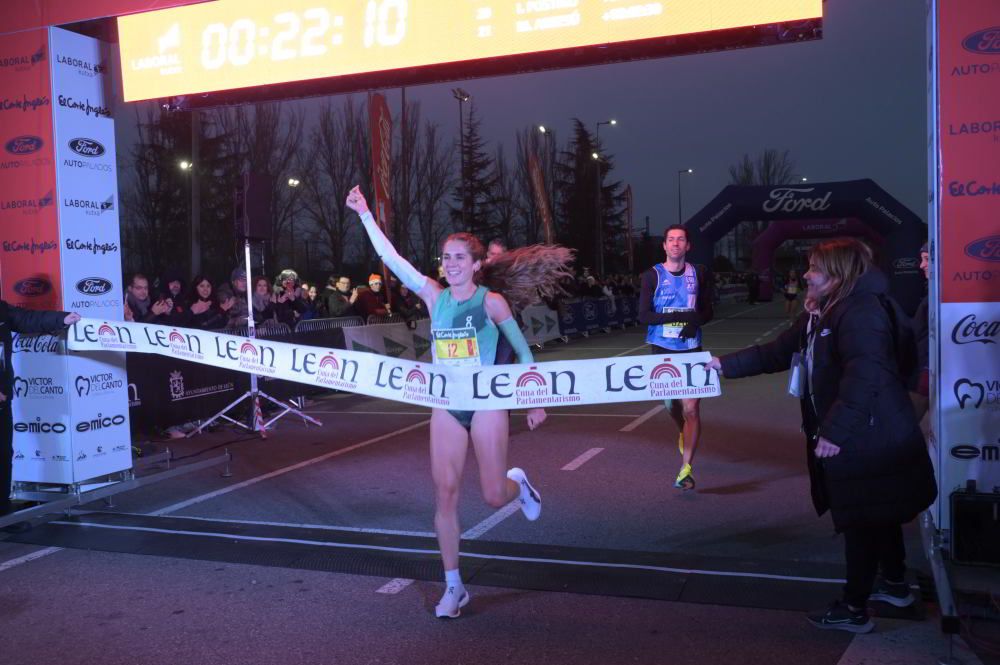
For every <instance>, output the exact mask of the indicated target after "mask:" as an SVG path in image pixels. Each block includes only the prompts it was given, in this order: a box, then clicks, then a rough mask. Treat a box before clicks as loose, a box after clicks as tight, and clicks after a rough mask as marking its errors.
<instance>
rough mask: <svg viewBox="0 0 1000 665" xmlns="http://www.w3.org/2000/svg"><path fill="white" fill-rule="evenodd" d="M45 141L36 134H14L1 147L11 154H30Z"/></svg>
mask: <svg viewBox="0 0 1000 665" xmlns="http://www.w3.org/2000/svg"><path fill="white" fill-rule="evenodd" d="M43 145H45V142H44V141H42V139H40V138H38V137H37V136H27V135H26V136H15V137H14V138H12V139H11V140H9V141H7V143H5V144H4V146H3V149H4V150H6V151H7V152H9V153H10V154H12V155H30V154H32V153H34V152H38V151H39V150H41V149H42V146H43Z"/></svg>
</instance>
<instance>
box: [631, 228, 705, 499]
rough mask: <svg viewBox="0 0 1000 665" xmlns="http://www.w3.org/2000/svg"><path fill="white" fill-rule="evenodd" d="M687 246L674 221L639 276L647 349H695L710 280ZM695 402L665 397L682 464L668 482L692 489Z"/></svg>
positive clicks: (673, 351)
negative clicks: (660, 257) (661, 257)
mask: <svg viewBox="0 0 1000 665" xmlns="http://www.w3.org/2000/svg"><path fill="white" fill-rule="evenodd" d="M690 249H691V243H690V242H688V237H687V229H685V228H684V227H683V226H682V225H680V224H675V225H673V226H671V227H669V228H668V229H667V230H666V232H665V233H664V234H663V251H664V252H665V253H666V261H664V262H663V263H657V264H656V265H655V266H653V267H652V268H651V269H649V270H647V271H646V272H645V273H643V275H642V290H641V292H640V295H639V321H641V322H642V323H645V324H646V325H647V326H649V329H648V331H647V333H646V341H647V342H648V343H649V344H650V345H651V351H650V352H651V353H657V354H659V353H664V354H670V355H675V354H678V353H694V352H697V351H701V326H703V325H704V324H706V323H708V322H709V321H710V320H711V319H712V293H711V284H712V280H711V275H709V273H708V270H707V269H706V268H705V267H704V266H695V265H693V264H691V263H688V262H687V261H686V256H687V253H688V251H689V250H690ZM698 404H699V401H698V399H697V398H693V399H681V400H667V408H668V409H669V411H670V416H671V418H673V419H674V422H676V423H677V429H678V430H680V436H679V438H678V441H677V446H678V448H679V450H680V452H681V457H682V463H681V470H680V472H679V473H678V474H677V479H676V480H675V481H674V487H676V488H678V489H682V490H692V489H694V475H693V473H692V469H691V462H692V461H694V453H695V450H696V449H697V448H698V437H699V434H700V433H701V419H700V415H699V409H698Z"/></svg>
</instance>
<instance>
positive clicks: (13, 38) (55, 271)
mask: <svg viewBox="0 0 1000 665" xmlns="http://www.w3.org/2000/svg"><path fill="white" fill-rule="evenodd" d="M0 52H2V54H3V55H2V56H0V228H2V229H3V231H2V234H0V271H2V274H0V285H2V290H0V297H2V298H3V299H4V300H6V301H7V302H9V303H11V304H14V305H18V306H21V307H27V308H29V309H54V308H57V307H59V304H60V302H59V296H60V292H61V289H60V281H59V242H58V239H59V238H58V221H57V206H56V182H55V172H54V169H53V166H52V165H53V161H54V145H53V141H52V105H51V101H52V100H51V89H50V79H49V76H50V64H51V58H50V52H49V44H48V38H47V33H46V32H45V31H44V30H36V31H33V32H24V33H18V34H7V35H2V36H0Z"/></svg>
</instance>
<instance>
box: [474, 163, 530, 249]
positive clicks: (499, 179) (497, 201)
mask: <svg viewBox="0 0 1000 665" xmlns="http://www.w3.org/2000/svg"><path fill="white" fill-rule="evenodd" d="M490 180H492V182H493V195H492V197H491V199H492V204H493V205H492V215H491V217H492V218H493V221H494V227H493V228H494V231H493V233H492V235H490V236H485V237H483V241H484V242H489V241H490V240H491V239H492V238H497V237H499V238H503V241H504V243H505V244H506V245H507V246H508V247H509V246H511V245H512V244H513V242H514V231H515V228H514V227H515V226H516V224H517V221H518V220H520V219H522V218H523V215H522V213H523V210H524V208H523V206H522V205H519V203H518V201H517V199H516V194H517V188H516V184H515V178H514V175H513V174H512V173H511V170H510V166H509V165H508V163H507V157H506V155H505V154H504V150H503V144H500V145H498V146H497V149H496V153H495V156H494V158H493V174H492V175H491V176H490Z"/></svg>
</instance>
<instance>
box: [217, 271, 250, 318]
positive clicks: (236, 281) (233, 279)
mask: <svg viewBox="0 0 1000 665" xmlns="http://www.w3.org/2000/svg"><path fill="white" fill-rule="evenodd" d="M223 287H228V288H226V289H223ZM219 291H220V294H223V295H224V294H225V291H228V293H229V295H231V296H232V297H233V298H234V301H233V304H232V305H231V306H230V307H229V308H228V309H226V308H223V309H225V310H226V313H227V315H228V317H229V320H228V321H226V327H230V328H236V327H239V326H245V325H246V324H247V307H248V305H247V271H246V270H244V269H243V268H236V269H235V270H233V272H231V273H230V274H229V284H228V285H226V284H224V285H223V286H220V287H219ZM219 302H220V305H221V304H222V299H221V297H220V301H219Z"/></svg>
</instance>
